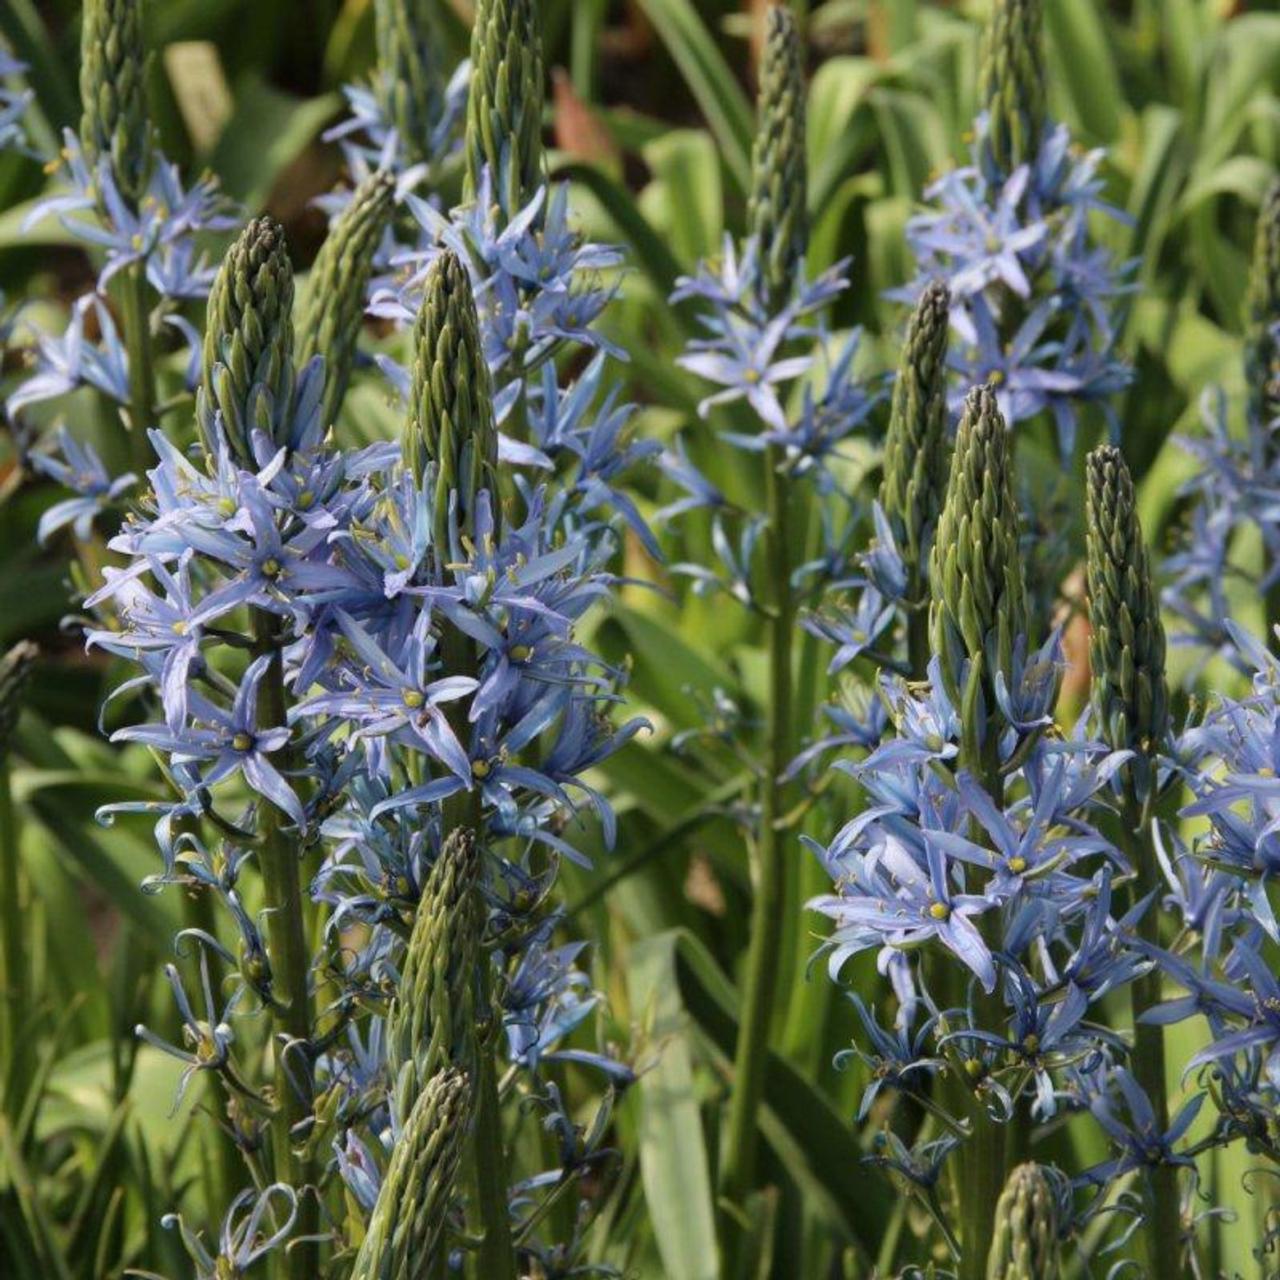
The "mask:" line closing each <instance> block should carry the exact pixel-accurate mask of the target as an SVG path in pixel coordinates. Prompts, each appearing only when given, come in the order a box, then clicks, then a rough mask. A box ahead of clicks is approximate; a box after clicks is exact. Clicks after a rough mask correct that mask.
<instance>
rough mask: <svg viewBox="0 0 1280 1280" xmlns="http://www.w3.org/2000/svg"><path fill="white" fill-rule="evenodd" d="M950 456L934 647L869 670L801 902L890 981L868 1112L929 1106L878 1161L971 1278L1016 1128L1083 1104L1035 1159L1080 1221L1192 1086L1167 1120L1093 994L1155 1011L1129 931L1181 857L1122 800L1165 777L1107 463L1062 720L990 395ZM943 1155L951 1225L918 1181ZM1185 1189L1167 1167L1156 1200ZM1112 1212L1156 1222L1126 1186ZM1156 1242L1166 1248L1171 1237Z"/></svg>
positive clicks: (1144, 619)
mask: <svg viewBox="0 0 1280 1280" xmlns="http://www.w3.org/2000/svg"><path fill="white" fill-rule="evenodd" d="M950 472H951V474H950V480H949V483H948V488H947V494H946V499H945V502H944V505H943V510H942V514H941V516H940V523H939V527H938V532H937V538H936V540H935V542H934V548H933V554H932V557H931V561H930V568H929V578H930V605H929V623H930V631H931V638H932V644H933V648H934V655H935V656H934V657H933V658H932V659H931V661H930V662H929V666H928V672H927V679H926V681H924V682H923V683H920V684H915V683H911V682H908V681H906V680H903V679H902V678H901V677H897V676H893V675H886V676H885V677H884V694H883V696H884V699H885V702H886V704H887V706H888V708H889V714H890V717H891V720H892V732H891V733H890V734H888V735H886V737H885V739H884V741H883V742H882V743H881V744H880V745H879V746H877V747H876V748H875V749H874V750H872V751H871V752H870V754H868V755H866V756H865V758H863V759H861V760H841V761H838V762H837V764H836V766H835V767H836V768H837V769H840V770H842V771H844V772H847V773H848V774H850V775H851V776H852V777H853V778H854V779H855V780H856V782H857V783H858V785H859V787H860V789H861V791H862V793H863V794H864V795H865V797H866V800H865V804H864V805H863V806H862V807H861V810H860V812H858V813H857V814H856V816H854V817H853V818H851V819H850V820H849V821H848V822H847V823H846V824H845V826H844V827H843V828H842V829H841V830H840V831H838V832H837V833H836V835H835V836H834V837H833V838H832V839H831V840H830V841H829V842H827V843H825V844H818V843H816V842H811V843H812V844H813V848H814V851H815V853H817V855H818V856H819V857H821V859H822V861H823V864H824V865H825V866H826V867H827V869H828V871H829V872H830V874H831V877H832V880H833V883H834V890H833V892H832V893H831V894H828V895H825V896H823V897H821V898H819V899H817V900H815V901H814V902H813V903H812V904H811V906H812V907H813V909H815V910H817V911H819V912H821V913H822V914H823V915H825V916H827V917H828V918H829V919H830V920H831V921H832V923H833V926H834V928H833V932H832V934H831V937H830V942H829V944H828V951H829V965H828V967H829V971H830V973H831V975H832V976H833V977H835V978H837V979H839V978H840V977H841V975H842V974H843V973H844V972H845V971H846V969H847V967H848V965H849V964H850V962H851V961H852V959H853V957H855V956H856V955H858V954H859V953H861V952H864V951H872V952H874V954H875V956H876V959H877V965H878V967H879V969H880V970H881V972H883V973H884V974H885V975H886V976H887V977H888V978H889V980H890V982H891V985H892V988H893V991H894V994H895V997H896V1003H897V1013H896V1016H895V1018H894V1019H893V1022H892V1024H891V1025H883V1024H882V1023H881V1021H880V1020H879V1019H878V1017H877V1014H876V1012H875V1011H874V1010H873V1009H871V1008H869V1007H868V1006H867V1005H866V1003H865V1002H863V1001H862V1000H861V999H858V998H857V997H855V1003H856V1005H857V1009H858V1013H859V1017H860V1019H861V1021H862V1024H863V1028H864V1032H865V1035H866V1039H865V1041H864V1042H863V1043H861V1044H859V1045H858V1047H857V1048H856V1050H855V1053H856V1055H857V1056H858V1057H859V1058H860V1059H861V1060H862V1061H863V1062H864V1063H865V1064H866V1065H867V1067H868V1068H869V1083H868V1086H867V1089H866V1091H865V1093H864V1096H863V1101H862V1115H863V1116H864V1117H866V1116H867V1115H869V1114H871V1113H872V1110H873V1108H875V1107H877V1106H879V1105H881V1104H883V1102H884V1101H885V1096H884V1091H885V1090H886V1088H890V1089H892V1090H894V1091H896V1092H897V1094H899V1095H905V1096H908V1097H911V1098H914V1099H916V1100H917V1101H918V1103H919V1104H920V1106H921V1107H922V1108H924V1111H923V1112H922V1114H923V1115H925V1117H926V1118H925V1119H924V1121H923V1123H922V1124H920V1123H919V1122H917V1125H918V1132H917V1134H916V1139H915V1145H914V1147H912V1145H911V1144H910V1143H906V1145H904V1139H903V1138H902V1136H901V1133H900V1132H895V1133H894V1134H893V1135H891V1136H886V1138H885V1139H884V1144H885V1145H884V1148H883V1151H882V1153H881V1154H879V1155H877V1156H876V1157H875V1159H876V1161H877V1162H881V1163H884V1164H886V1165H888V1166H889V1167H890V1168H892V1169H894V1170H896V1171H897V1172H898V1173H899V1174H901V1175H902V1176H904V1177H905V1178H906V1179H907V1180H908V1182H909V1183H911V1184H913V1185H914V1186H915V1188H916V1190H917V1192H918V1193H919V1194H920V1196H921V1197H922V1199H923V1200H924V1201H925V1203H926V1205H927V1206H928V1208H929V1209H930V1211H931V1212H932V1213H933V1214H934V1215H935V1216H936V1218H937V1221H938V1222H939V1225H940V1226H941V1228H942V1229H943V1231H944V1234H945V1235H946V1237H947V1239H948V1241H949V1243H950V1244H951V1246H952V1248H953V1249H954V1250H956V1251H957V1252H958V1253H959V1254H960V1256H961V1257H962V1259H963V1261H962V1264H961V1265H962V1274H964V1275H970V1274H982V1271H981V1268H982V1266H983V1265H984V1259H983V1257H982V1254H981V1246H980V1245H979V1244H978V1243H977V1242H980V1241H984V1240H985V1239H986V1232H987V1231H988V1229H989V1226H988V1224H989V1215H990V1205H991V1203H993V1202H994V1199H995V1197H997V1196H998V1195H999V1191H1000V1185H1001V1184H1002V1183H1003V1181H1004V1177H1005V1171H1006V1170H1007V1169H1008V1168H1009V1166H1010V1164H1011V1163H1012V1159H1013V1155H1014V1153H1015V1152H1017V1151H1018V1150H1025V1149H1026V1143H1027V1140H1028V1137H1029V1135H1030V1134H1031V1132H1032V1131H1033V1130H1034V1129H1035V1128H1037V1127H1045V1126H1051V1125H1052V1124H1053V1122H1054V1121H1055V1120H1056V1119H1057V1118H1059V1117H1061V1116H1064V1115H1069V1114H1071V1113H1073V1112H1091V1113H1092V1115H1093V1116H1094V1118H1095V1119H1096V1121H1097V1123H1098V1124H1099V1125H1100V1126H1101V1129H1102V1132H1103V1133H1104V1135H1105V1136H1106V1138H1107V1140H1108V1141H1109V1144H1110V1146H1111V1148H1112V1154H1111V1155H1110V1156H1109V1157H1108V1158H1107V1159H1106V1160H1104V1161H1102V1162H1101V1163H1099V1164H1098V1165H1096V1166H1094V1167H1091V1168H1086V1169H1079V1170H1073V1171H1072V1173H1071V1175H1070V1176H1065V1175H1056V1174H1055V1185H1056V1186H1057V1187H1058V1188H1059V1192H1060V1194H1058V1195H1057V1196H1056V1197H1055V1205H1054V1214H1055V1221H1056V1227H1055V1230H1056V1231H1057V1232H1058V1233H1059V1234H1060V1235H1061V1237H1062V1238H1063V1239H1067V1238H1081V1233H1083V1232H1084V1231H1085V1229H1086V1227H1087V1225H1088V1224H1089V1223H1090V1222H1091V1221H1092V1220H1093V1219H1094V1218H1095V1217H1096V1216H1097V1215H1098V1214H1100V1213H1102V1212H1104V1210H1105V1211H1107V1212H1111V1210H1112V1209H1114V1207H1115V1206H1114V1205H1112V1204H1111V1202H1110V1199H1109V1191H1110V1189H1111V1188H1112V1187H1113V1185H1114V1183H1115V1180H1116V1179H1118V1178H1121V1177H1123V1176H1125V1175H1129V1174H1132V1173H1134V1172H1135V1171H1137V1172H1140V1173H1141V1174H1142V1175H1143V1176H1144V1177H1145V1176H1146V1175H1147V1174H1148V1173H1152V1172H1153V1171H1156V1172H1158V1173H1163V1172H1171V1171H1174V1170H1176V1169H1177V1167H1179V1166H1181V1165H1190V1164H1191V1163H1192V1161H1191V1159H1190V1157H1189V1156H1188V1154H1187V1152H1188V1149H1189V1148H1188V1146H1187V1144H1186V1142H1185V1141H1184V1140H1185V1136H1186V1134H1187V1131H1188V1129H1189V1127H1190V1125H1191V1123H1192V1121H1193V1120H1194V1119H1195V1117H1196V1115H1197V1114H1198V1112H1199V1109H1200V1106H1201V1104H1202V1102H1203V1094H1201V1093H1199V1092H1197V1093H1195V1094H1193V1095H1192V1096H1191V1098H1190V1100H1189V1101H1188V1102H1187V1103H1186V1104H1184V1105H1183V1106H1182V1107H1181V1108H1180V1109H1179V1110H1178V1112H1177V1113H1176V1114H1175V1115H1174V1116H1172V1117H1169V1116H1168V1115H1167V1114H1166V1112H1165V1101H1164V1095H1163V1074H1161V1084H1160V1092H1159V1096H1158V1097H1157V1098H1155V1099H1154V1100H1153V1099H1152V1098H1151V1097H1150V1096H1149V1095H1148V1092H1147V1091H1146V1089H1145V1087H1144V1086H1145V1085H1147V1084H1149V1083H1150V1080H1149V1073H1148V1072H1147V1070H1146V1069H1145V1068H1146V1066H1147V1063H1146V1061H1145V1057H1144V1046H1143V1042H1142V1038H1141V1036H1140V1037H1139V1040H1138V1045H1137V1047H1136V1048H1135V1047H1134V1045H1133V1044H1132V1042H1131V1041H1130V1040H1129V1038H1127V1037H1126V1036H1125V1035H1123V1034H1120V1033H1118V1032H1117V1031H1115V1030H1113V1029H1112V1020H1111V1019H1110V1018H1109V1017H1108V1016H1107V1015H1105V1014H1104V1012H1103V1007H1104V1003H1111V1004H1114V1001H1115V999H1116V997H1117V995H1118V994H1122V993H1125V992H1126V991H1130V992H1131V993H1132V994H1133V1007H1134V1015H1135V1022H1136V1021H1137V1020H1138V1019H1139V1018H1141V1019H1145V1020H1147V1021H1148V1022H1151V1021H1158V1020H1159V1019H1160V1017H1161V1014H1160V1011H1159V1007H1158V1005H1154V1002H1151V1003H1147V1002H1145V1001H1146V996H1147V994H1148V990H1149V988H1148V986H1147V985H1145V984H1146V980H1147V979H1148V977H1149V976H1150V975H1151V974H1152V972H1153V971H1155V968H1156V965H1157V963H1158V960H1159V955H1158V947H1156V946H1155V945H1154V944H1153V942H1152V937H1153V934H1152V931H1151V930H1150V929H1149V928H1147V927H1145V925H1146V923H1147V922H1150V921H1153V920H1155V919H1156V918H1157V917H1158V916H1159V915H1160V914H1161V913H1162V909H1163V899H1164V897H1165V895H1166V894H1167V893H1169V892H1170V891H1174V892H1177V891H1178V890H1180V889H1181V888H1182V880H1181V879H1180V878H1179V875H1180V872H1179V870H1178V869H1177V864H1175V863H1174V862H1173V861H1171V860H1170V859H1168V858H1163V859H1160V860H1157V859H1156V857H1155V856H1154V854H1153V853H1152V852H1151V851H1150V850H1149V849H1147V848H1146V847H1145V846H1144V841H1145V840H1147V839H1148V838H1151V839H1154V837H1155V829H1154V828H1153V827H1152V826H1151V822H1150V818H1149V816H1148V817H1147V818H1145V819H1144V818H1142V817H1141V815H1142V814H1143V813H1144V812H1148V813H1149V809H1148V806H1149V804H1150V802H1151V798H1152V797H1154V796H1155V795H1156V794H1157V789H1158V788H1160V787H1164V786H1166V785H1168V779H1169V777H1170V776H1171V774H1172V772H1173V771H1172V768H1171V766H1170V765H1169V764H1167V763H1164V762H1161V761H1159V760H1157V759H1155V758H1151V757H1149V753H1150V752H1151V751H1152V750H1153V744H1158V743H1160V742H1164V741H1165V740H1166V739H1165V737H1164V733H1165V724H1166V722H1165V719H1164V716H1165V713H1164V711H1163V703H1162V702H1161V701H1160V699H1161V698H1163V696H1164V695H1163V692H1162V691H1163V638H1162V633H1159V618H1158V613H1157V612H1155V611H1154V597H1153V595H1152V592H1151V589H1150V584H1149V579H1148V578H1147V577H1146V575H1147V572H1148V571H1147V569H1146V561H1145V553H1143V552H1142V550H1141V544H1140V541H1138V542H1137V543H1135V542H1134V541H1133V539H1134V538H1135V537H1136V536H1137V535H1136V521H1135V520H1134V518H1133V515H1132V505H1133V504H1132V489H1131V486H1129V482H1128V476H1127V472H1126V471H1125V470H1124V467H1123V462H1122V461H1121V460H1120V458H1119V455H1118V453H1116V451H1115V450H1112V449H1107V448H1104V449H1100V450H1098V451H1097V452H1095V454H1093V455H1091V458H1090V489H1089V495H1090V507H1089V520H1090V524H1089V528H1090V537H1091V544H1090V560H1089V565H1090V592H1091V614H1092V620H1093V625H1094V632H1095V649H1094V660H1095V664H1096V665H1095V680H1096V681H1097V691H1096V697H1095V704H1096V705H1095V711H1094V712H1093V713H1092V715H1091V717H1087V718H1086V719H1085V720H1083V721H1082V722H1081V723H1080V724H1079V725H1077V726H1076V728H1075V730H1074V731H1073V732H1072V733H1070V734H1063V733H1062V732H1061V731H1060V730H1059V729H1058V728H1057V726H1056V725H1055V723H1054V707H1055V704H1056V701H1057V694H1058V687H1059V681H1060V677H1061V673H1062V670H1063V666H1064V663H1063V656H1062V649H1061V643H1060V640H1059V637H1058V636H1057V635H1056V634H1054V635H1051V636H1050V637H1049V638H1048V639H1047V640H1046V641H1045V642H1044V643H1043V644H1041V645H1039V647H1036V648H1033V647H1032V646H1031V644H1030V643H1029V634H1028V615H1027V610H1026V589H1025V586H1024V584H1023V582H1022V568H1021V561H1020V557H1019V555H1018V552H1017V546H1018V514H1017V508H1016V505H1015V503H1014V500H1013V497H1012V490H1011V487H1010V468H1009V457H1008V442H1007V428H1006V425H1005V423H1004V421H1003V419H1002V417H1001V415H1000V413H999V410H998V407H997V401H996V397H995V395H994V393H993V391H992V390H991V389H989V388H982V389H978V390H976V391H974V392H973V393H972V394H971V395H970V396H969V398H968V399H967V401H966V405H965V411H964V414H963V416H962V419H961V423H960V428H959V434H958V437H957V440H956V445H955V452H954V456H953V458H952V460H951V463H950ZM1117 575H1119V577H1117ZM1126 575H1127V576H1126ZM1144 582H1145V583H1146V585H1145V587H1144V586H1143V585H1142V584H1143V583H1144ZM1117 599H1118V603H1116V604H1115V608H1123V609H1124V610H1126V611H1127V612H1126V615H1125V616H1126V617H1130V616H1131V617H1133V618H1134V620H1135V624H1136V625H1139V626H1140V627H1142V628H1149V627H1153V626H1154V627H1155V628H1156V631H1154V632H1140V634H1144V635H1150V636H1151V640H1150V642H1149V643H1148V645H1147V647H1146V648H1145V649H1141V650H1139V651H1138V653H1137V654H1136V655H1135V653H1134V650H1133V647H1132V641H1131V640H1128V641H1126V640H1122V639H1121V638H1120V635H1121V634H1123V633H1117V632H1116V631H1115V630H1114V629H1113V628H1114V626H1115V623H1114V621H1113V613H1112V607H1113V602H1114V601H1117ZM1140 609H1141V610H1143V612H1141V613H1139V612H1138V611H1139V610H1140ZM1112 639H1114V641H1115V643H1116V645H1117V646H1118V647H1120V648H1123V649H1124V653H1123V654H1122V655H1121V656H1120V657H1119V658H1116V657H1113V655H1112V654H1111V651H1110V648H1109V645H1110V643H1111V641H1112ZM1135 673H1136V674H1135ZM1144 824H1145V831H1146V835H1144V834H1143V831H1144ZM1165 875H1167V876H1168V877H1169V882H1168V883H1166V880H1165V878H1164V877H1165ZM1160 1070H1161V1073H1163V1065H1162V1059H1161V1068H1160ZM952 1151H955V1152H956V1155H955V1156H954V1157H953V1158H954V1159H956V1160H958V1161H959V1162H960V1164H961V1166H962V1167H961V1169H960V1172H959V1175H958V1178H957V1184H956V1185H957V1188H958V1208H957V1218H958V1223H957V1225H958V1227H959V1230H958V1231H956V1232H953V1231H952V1225H951V1222H950V1221H949V1218H950V1215H949V1214H948V1213H947V1212H946V1211H945V1210H944V1209H943V1207H942V1206H941V1204H940V1203H939V1201H938V1199H937V1196H936V1190H935V1183H936V1181H937V1176H938V1166H939V1165H940V1164H941V1162H942V1160H943V1159H945V1158H946V1157H947V1156H949V1155H950V1154H951V1152H952ZM926 1154H928V1155H929V1158H928V1159H925V1156H926ZM920 1171H931V1172H929V1173H928V1176H927V1177H926V1176H922V1174H921V1172H920ZM1153 1182H1154V1183H1155V1185H1156V1187H1157V1190H1159V1180H1158V1178H1153ZM975 1184H976V1185H975ZM1187 1193H1189V1188H1181V1189H1180V1188H1179V1187H1178V1186H1177V1184H1176V1183H1175V1184H1174V1186H1173V1195H1174V1197H1175V1198H1174V1200H1173V1202H1172V1210H1173V1213H1174V1215H1175V1218H1176V1216H1177V1215H1178V1213H1179V1212H1180V1208H1179V1205H1180V1201H1179V1199H1178V1198H1177V1197H1179V1196H1180V1195H1183V1194H1187ZM1109 1205H1110V1208H1108V1206H1109ZM1160 1207H1161V1206H1159V1205H1157V1209H1159V1208H1160ZM1165 1207H1166V1208H1167V1207H1168V1206H1165ZM1130 1208H1131V1210H1132V1212H1133V1213H1134V1214H1135V1215H1137V1216H1138V1217H1142V1218H1144V1219H1145V1221H1146V1222H1147V1223H1148V1225H1150V1224H1152V1223H1154V1222H1156V1221H1158V1220H1159V1219H1158V1217H1157V1214H1156V1211H1155V1210H1153V1211H1151V1212H1146V1211H1145V1210H1144V1208H1143V1206H1142V1202H1141V1199H1139V1200H1138V1201H1135V1202H1134V1203H1133V1204H1132V1205H1131V1206H1130ZM1131 1226H1132V1224H1131ZM1130 1229H1131V1228H1130ZM1173 1241H1174V1243H1173V1245H1172V1246H1170V1247H1172V1248H1174V1249H1175V1251H1176V1249H1177V1247H1178V1245H1177V1241H1178V1233H1177V1231H1176V1230H1175V1232H1174V1236H1173ZM975 1256H976V1257H977V1261H976V1262H975V1261H973V1259H974V1258H975ZM1162 1256H1164V1255H1162ZM973 1268H976V1270H974V1269H973Z"/></svg>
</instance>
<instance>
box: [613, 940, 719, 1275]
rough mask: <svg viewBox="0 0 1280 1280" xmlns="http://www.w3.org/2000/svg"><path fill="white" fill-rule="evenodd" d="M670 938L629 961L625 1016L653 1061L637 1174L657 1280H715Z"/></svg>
mask: <svg viewBox="0 0 1280 1280" xmlns="http://www.w3.org/2000/svg"><path fill="white" fill-rule="evenodd" d="M669 938H670V935H669V934H663V935H660V936H658V937H656V938H648V939H646V940H644V941H643V942H640V943H639V944H638V945H637V946H636V947H635V948H634V949H633V951H632V953H631V967H630V973H629V976H628V988H629V994H630V997H631V1008H632V1010H633V1012H634V1014H635V1016H636V1017H637V1018H639V1019H640V1020H641V1021H642V1022H643V1024H644V1025H645V1026H646V1027H647V1028H648V1031H649V1035H650V1036H651V1037H652V1039H653V1041H654V1043H655V1045H656V1047H657V1054H658V1056H657V1062H656V1063H655V1064H654V1066H653V1067H652V1068H651V1069H650V1070H648V1071H646V1072H644V1073H643V1074H642V1075H641V1076H640V1083H639V1085H638V1086H637V1087H638V1088H639V1091H640V1126H639V1128H640V1132H639V1146H640V1173H641V1178H642V1180H643V1183H644V1192H645V1202H646V1204H647V1206H648V1209H649V1217H650V1220H651V1222H652V1223H653V1232H654V1236H655V1238H656V1240H657V1244H658V1251H659V1253H660V1254H661V1255H662V1263H663V1274H664V1275H665V1276H668V1277H670V1278H671V1280H716V1276H717V1275H718V1274H719V1255H718V1250H717V1248H716V1226H715V1202H714V1199H713V1195H712V1189H711V1170H710V1167H709V1165H708V1161H707V1148H706V1143H705V1142H704V1141H703V1134H702V1117H701V1114H700V1109H699V1106H698V1099H697V1095H696V1093H695V1090H694V1077H693V1055H692V1053H691V1051H690V1044H689V1035H688V1029H687V1025H686V1019H685V1018H684V1016H683V1012H684V1011H683V1010H682V1008H681V1004H680V995H679V992H678V990H677V987H676V984H675V981H674V960H675V952H674V950H673V948H672V946H671V944H670V942H669Z"/></svg>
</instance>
